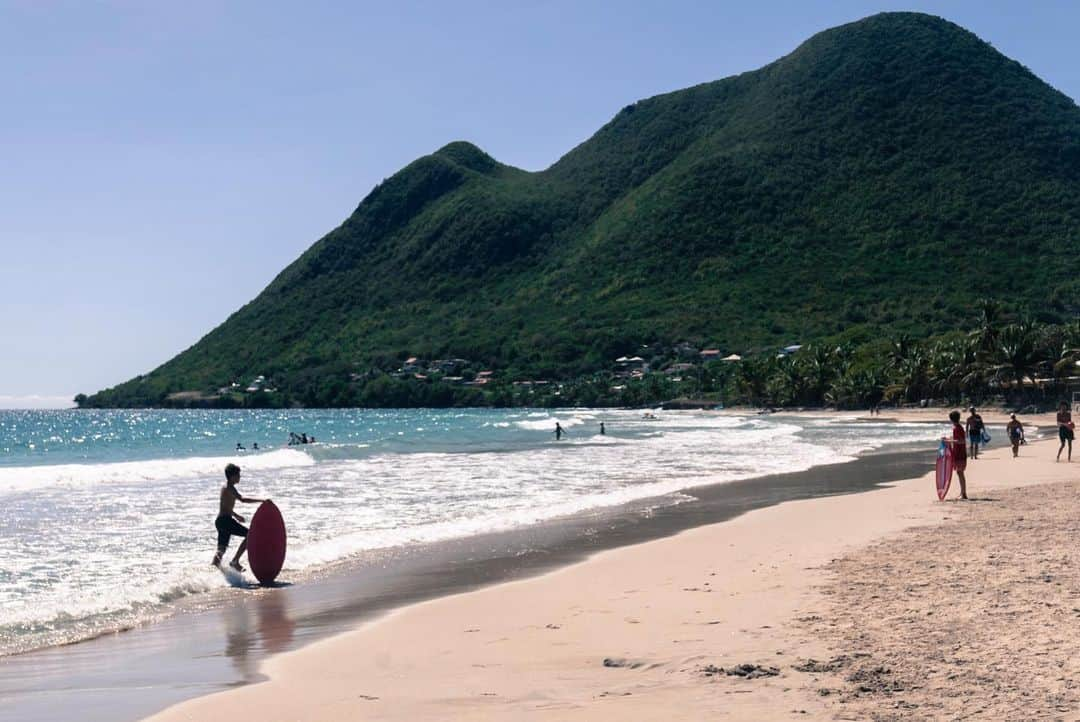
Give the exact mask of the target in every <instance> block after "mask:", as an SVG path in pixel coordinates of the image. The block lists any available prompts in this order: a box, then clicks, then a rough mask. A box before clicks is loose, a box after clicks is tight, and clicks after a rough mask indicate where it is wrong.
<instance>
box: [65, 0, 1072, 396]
mask: <svg viewBox="0 0 1080 722" xmlns="http://www.w3.org/2000/svg"><path fill="white" fill-rule="evenodd" d="M717 52H718V53H720V52H722V49H720V48H718V49H717ZM566 112H568V113H569V112H573V109H572V108H567V109H566ZM1078 250H1080V109H1078V108H1077V106H1076V104H1075V103H1074V102H1073V101H1072V100H1070V99H1069V98H1068V97H1066V96H1065V95H1063V94H1061V93H1059V92H1057V91H1055V90H1054V89H1053V88H1051V87H1049V86H1048V85H1047V84H1046V83H1044V82H1043V81H1041V80H1040V79H1039V78H1037V77H1036V76H1035V75H1033V74H1032V73H1031V72H1030V71H1028V70H1027V69H1026V68H1024V67H1023V66H1022V65H1021V64H1019V63H1017V62H1015V61H1013V60H1011V59H1009V58H1007V57H1005V56H1003V55H1001V54H1000V53H998V52H997V51H996V50H994V48H992V47H991V46H990V45H989V44H987V43H985V42H983V41H981V40H979V38H977V37H976V36H975V35H973V34H972V33H970V32H967V31H966V30H964V29H963V28H960V27H958V26H956V25H954V24H952V23H950V22H947V21H945V20H942V19H940V18H937V17H932V16H928V15H922V14H914V13H887V14H881V15H875V16H872V17H869V18H866V19H864V20H861V21H859V22H855V23H851V24H848V25H844V26H841V27H838V28H834V29H831V30H828V31H825V32H822V33H820V34H818V35H815V36H813V37H812V38H810V39H809V40H807V41H806V42H805V43H803V44H802V45H801V46H800V47H799V48H797V49H796V50H795V51H794V52H792V53H791V54H790V55H787V56H785V57H783V58H781V59H779V60H777V61H775V62H773V63H772V64H770V65H767V66H765V67H763V68H761V69H759V70H756V71H753V72H748V73H743V74H741V75H738V76H734V77H730V78H725V79H723V80H718V81H715V82H711V83H706V84H703V85H698V86H695V87H692V88H687V89H685V90H679V91H676V92H673V93H668V94H665V95H660V96H656V97H653V98H649V99H646V100H641V101H638V102H636V103H632V104H630V105H627V106H626V107H625V108H623V109H622V110H621V111H619V112H618V113H617V114H616V115H615V117H614V118H613V119H612V120H611V121H610V122H609V123H607V124H606V125H605V126H604V127H602V128H601V129H600V130H599V131H597V133H596V134H595V135H593V136H592V137H591V138H589V139H588V140H587V141H585V142H584V143H582V144H581V145H579V146H578V147H576V148H574V149H573V150H571V151H570V152H569V153H567V154H566V155H565V156H563V157H562V158H561V159H560V160H559V161H558V162H556V163H555V164H554V165H552V166H551V167H550V168H548V169H546V170H544V171H540V172H535V173H531V172H526V171H522V170H518V169H516V168H512V167H509V166H506V165H503V164H501V163H499V162H498V161H496V160H495V159H493V158H491V157H490V156H488V155H487V154H485V153H484V152H483V151H481V150H480V149H479V148H477V147H475V146H473V145H471V144H469V143H465V142H455V143H451V144H449V145H447V146H445V147H444V148H442V149H440V150H438V151H436V152H435V153H433V154H431V155H428V156H425V157H422V158H419V159H418V160H416V161H414V162H413V163H411V164H409V165H408V166H406V167H405V168H403V169H402V170H401V171H399V172H398V173H396V174H395V175H394V176H392V177H391V178H389V179H387V180H385V181H384V182H382V183H380V184H379V185H378V186H377V187H375V188H374V189H373V190H372V191H371V192H370V193H369V194H368V196H367V197H366V198H364V199H363V201H362V202H361V203H360V205H359V206H358V207H357V208H356V210H355V211H354V212H353V213H352V215H350V216H349V217H348V218H347V219H346V220H345V222H344V223H342V224H341V225H340V226H339V227H338V228H336V229H334V230H332V231H331V232H330V233H328V234H327V235H326V236H324V237H323V238H322V239H320V240H319V241H318V242H316V243H315V244H314V245H313V246H312V247H311V248H310V249H308V250H307V251H306V252H305V253H304V254H303V255H301V256H300V257H299V258H298V259H297V260H296V261H295V262H294V263H292V264H291V265H290V266H288V267H287V268H286V269H285V270H284V271H282V272H281V274H280V275H279V276H278V277H277V278H276V279H275V280H274V281H273V282H272V283H271V284H270V285H269V286H268V287H267V288H266V289H265V290H264V291H263V292H262V293H261V294H259V296H258V297H256V298H255V299H254V300H252V301H251V302H250V303H248V304H247V305H245V306H244V307H243V308H241V309H240V310H238V311H237V312H235V313H234V314H233V315H232V316H230V317H229V318H228V319H227V320H226V321H225V322H224V323H222V324H221V325H220V326H218V327H217V328H216V329H214V330H213V331H211V332H210V333H209V334H207V335H206V336H205V337H204V338H203V339H202V340H200V341H199V342H198V343H197V344H195V345H194V346H193V347H191V348H190V349H188V350H186V351H184V352H183V353H181V354H180V355H178V356H176V357H175V358H174V359H172V360H171V361H169V362H168V363H166V364H164V365H163V366H161V367H159V368H157V369H155V370H154V371H152V372H150V373H149V374H147V375H145V376H140V377H138V378H136V379H134V380H132V381H129V382H127V383H124V384H121V385H120V386H117V387H115V388H113V389H108V390H106V391H102V392H99V393H98V394H96V395H95V396H92V397H90V398H89V399H87V400H85V401H84V404H85V405H144V404H151V405H152V404H157V403H163V402H164V401H165V399H166V397H167V396H168V395H169V394H171V393H174V392H180V391H191V392H200V393H210V392H212V391H214V390H215V389H217V388H219V387H221V386H224V385H227V384H229V383H231V382H233V381H240V382H241V383H242V384H246V383H247V380H248V379H250V378H252V377H253V376H255V375H265V376H266V377H267V378H268V379H272V380H273V384H274V386H275V387H276V388H278V389H281V390H284V391H288V392H289V393H291V394H292V395H293V398H295V399H300V400H302V401H303V402H304V403H332V402H334V401H335V400H338V399H340V400H344V399H347V398H351V397H350V396H349V395H348V394H349V393H351V392H347V390H346V387H347V386H349V385H354V386H355V384H357V383H360V384H363V383H366V380H369V379H371V378H373V377H374V376H375V375H378V373H379V372H380V371H391V370H393V369H396V368H399V367H400V366H401V365H402V363H403V361H404V360H405V359H406V358H408V357H410V356H418V357H422V358H427V359H431V358H455V357H456V358H461V359H466V360H468V361H470V363H474V364H476V366H477V367H478V368H486V369H491V370H494V371H495V372H496V374H497V375H498V376H500V377H502V378H505V379H519V378H520V379H523V378H531V379H558V378H567V377H570V376H576V375H581V374H584V373H590V372H593V371H602V370H606V369H610V368H611V364H612V360H613V359H614V358H615V357H617V356H619V355H621V354H624V353H627V352H629V351H632V350H633V349H635V348H638V347H639V345H640V344H653V343H661V344H675V343H678V342H683V341H686V342H689V343H690V344H692V345H697V346H704V345H707V346H710V347H718V348H721V349H724V350H725V353H726V352H727V351H739V352H746V351H750V350H753V349H762V348H770V347H773V348H774V347H775V346H777V345H782V344H784V343H794V342H806V341H810V340H820V339H825V338H835V337H844V338H849V339H853V340H856V341H858V340H865V339H869V338H874V337H879V336H881V335H884V334H893V333H901V332H905V333H909V334H912V335H915V336H917V337H919V336H926V335H928V334H931V333H936V332H942V331H945V330H948V329H954V328H957V327H967V326H970V325H972V324H973V323H974V314H975V302H976V299H980V298H984V297H985V298H993V299H1000V300H1002V301H1005V302H1007V303H1008V304H1010V305H1011V306H1017V305H1019V306H1021V307H1026V308H1028V309H1030V311H1031V313H1032V314H1033V315H1034V317H1035V318H1036V319H1040V320H1045V321H1059V320H1064V319H1066V318H1069V317H1072V316H1074V315H1075V313H1076V310H1077V304H1078V302H1080V255H1078V253H1077V251H1078ZM328 384H330V385H331V386H332V387H333V388H332V389H331V390H329V391H328V390H327V385H328ZM335 394H336V395H335Z"/></svg>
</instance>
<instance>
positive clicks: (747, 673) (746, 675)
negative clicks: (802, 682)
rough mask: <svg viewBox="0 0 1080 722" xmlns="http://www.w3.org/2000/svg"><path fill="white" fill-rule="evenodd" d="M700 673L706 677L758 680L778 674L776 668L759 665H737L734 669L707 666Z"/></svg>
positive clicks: (778, 670)
mask: <svg viewBox="0 0 1080 722" xmlns="http://www.w3.org/2000/svg"><path fill="white" fill-rule="evenodd" d="M701 673H702V674H703V675H705V676H706V677H718V676H720V675H726V676H728V677H742V678H743V679H760V678H762V677H775V676H777V675H778V674H780V669H779V668H778V667H764V666H762V665H760V664H749V663H747V664H737V665H735V666H734V667H717V666H716V665H714V664H707V665H705V666H704V667H702V668H701Z"/></svg>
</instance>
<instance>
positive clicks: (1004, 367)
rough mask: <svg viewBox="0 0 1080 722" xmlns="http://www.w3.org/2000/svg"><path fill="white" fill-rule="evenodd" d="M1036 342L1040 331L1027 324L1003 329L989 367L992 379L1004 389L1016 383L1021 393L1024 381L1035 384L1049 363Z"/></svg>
mask: <svg viewBox="0 0 1080 722" xmlns="http://www.w3.org/2000/svg"><path fill="white" fill-rule="evenodd" d="M1038 340H1039V329H1038V328H1037V327H1036V325H1035V324H1034V323H1032V322H1031V321H1030V320H1024V321H1021V322H1020V323H1014V324H1010V325H1008V326H1006V327H1005V328H1003V329H1002V330H1001V333H1000V335H999V336H998V340H997V345H996V347H995V348H994V353H993V356H992V357H991V359H990V364H989V367H988V371H989V372H990V374H991V375H992V377H993V379H994V380H995V381H996V382H997V383H999V384H1001V385H1003V386H1009V385H1011V384H1013V383H1015V384H1016V388H1017V389H1019V390H1022V389H1023V387H1024V381H1025V379H1031V380H1032V381H1033V382H1034V380H1035V376H1036V374H1037V373H1038V371H1039V370H1040V369H1042V368H1044V367H1046V366H1047V361H1048V359H1047V358H1046V357H1045V355H1044V354H1042V353H1041V351H1040V349H1039V344H1038Z"/></svg>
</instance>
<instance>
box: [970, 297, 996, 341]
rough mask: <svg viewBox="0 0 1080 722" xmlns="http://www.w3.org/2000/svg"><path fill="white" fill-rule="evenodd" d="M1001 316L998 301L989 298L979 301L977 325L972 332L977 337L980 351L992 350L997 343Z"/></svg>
mask: <svg viewBox="0 0 1080 722" xmlns="http://www.w3.org/2000/svg"><path fill="white" fill-rule="evenodd" d="M1003 316H1004V312H1003V308H1002V305H1001V304H1000V303H999V302H997V301H995V300H993V299H991V298H984V299H982V300H980V301H979V327H978V328H977V329H975V330H974V331H973V332H972V334H973V335H974V336H975V338H976V339H978V342H979V350H980V351H984V352H989V351H992V350H993V348H994V346H995V345H996V344H997V339H998V334H999V333H1000V328H1001V322H1002V317H1003Z"/></svg>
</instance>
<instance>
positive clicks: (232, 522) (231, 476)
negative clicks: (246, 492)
mask: <svg viewBox="0 0 1080 722" xmlns="http://www.w3.org/2000/svg"><path fill="white" fill-rule="evenodd" d="M238 483H240V467H239V466H237V465H236V464H229V465H228V466H226V467H225V486H223V487H221V502H220V506H219V507H218V515H217V519H214V526H215V527H217V538H218V548H217V554H215V555H214V561H213V565H214V566H215V567H218V566H221V557H223V556H224V555H225V549H227V548H228V546H229V537H231V536H234V535H235V536H238V537H243V538H244V540H243V541H242V542H240V548H239V549H237V550H236V556H234V557H233V559H232V561H231V562H229V566H230V567H232V568H233V569H235V570H236V571H238V572H242V571H244V568H243V567H242V566H240V556H241V555H242V554H243V553H244V552H245V551H247V533H248V530H247V528H246V527H244V525H242V524H241V523H240V522H242V521H244V517H242V516H240V515H239V514H237V513H236V512H235V511H233V507H234V506H235V505H236V502H237V501H242V502H244V503H245V504H261V503H262V502H263V500H262V499H250V498H249V499H245V498H244V497H242V496H241V495H240V492H239V491H237V490H236V485H237V484H238Z"/></svg>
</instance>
